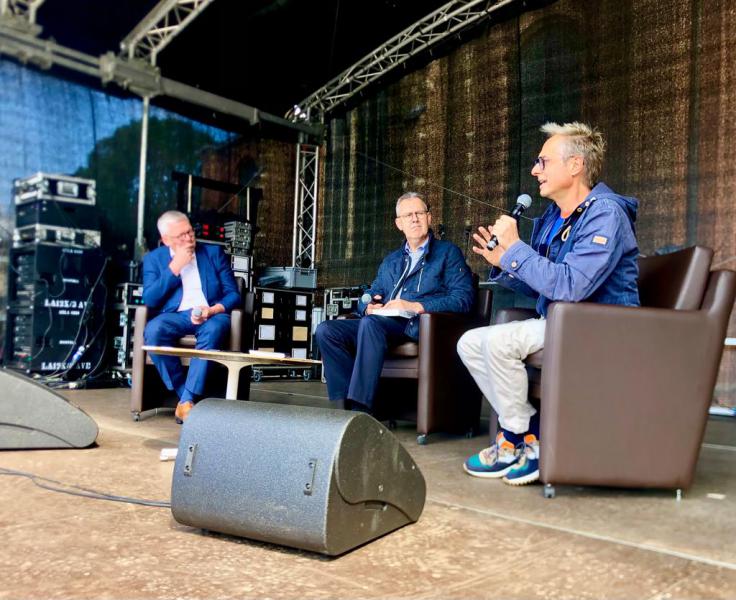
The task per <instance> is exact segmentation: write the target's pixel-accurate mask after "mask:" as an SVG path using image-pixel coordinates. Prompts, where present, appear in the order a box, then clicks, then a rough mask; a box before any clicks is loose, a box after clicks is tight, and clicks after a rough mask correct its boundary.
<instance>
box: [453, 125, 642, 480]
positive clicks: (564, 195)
mask: <svg viewBox="0 0 736 600" xmlns="http://www.w3.org/2000/svg"><path fill="white" fill-rule="evenodd" d="M541 130H542V132H544V133H545V134H547V136H548V139H547V141H546V142H545V144H544V146H543V147H542V150H541V152H540V154H539V156H538V157H537V159H536V160H535V161H534V166H533V168H532V175H533V176H535V177H536V178H537V181H538V182H539V194H540V195H541V196H543V197H545V198H549V199H550V200H552V201H553V202H554V203H553V204H552V205H550V206H549V207H548V208H547V210H546V211H545V213H544V214H543V215H542V217H541V218H539V219H535V220H534V227H533V230H532V239H531V243H530V244H525V243H524V242H522V241H521V240H520V239H519V234H518V229H517V225H516V221H515V220H514V219H513V218H511V217H509V216H502V217H501V218H500V219H498V220H497V221H496V223H495V224H494V225H493V227H488V228H485V227H480V228H479V234H475V235H474V236H473V237H474V238H475V240H476V242H477V243H478V244H479V246H478V247H474V248H473V251H474V252H476V254H480V255H481V256H483V257H484V258H485V259H486V260H487V261H488V262H489V263H490V264H491V265H493V268H492V269H491V275H490V279H491V280H493V281H497V282H499V283H500V284H502V285H504V286H506V287H509V288H511V289H513V290H516V291H520V292H522V293H525V294H527V295H529V296H532V297H535V298H537V312H538V313H539V315H540V316H539V318H537V319H529V320H526V321H516V322H513V323H505V324H502V325H493V326H490V327H481V328H478V329H473V330H470V331H468V332H467V333H465V334H464V335H463V337H461V338H460V340H459V341H458V344H457V350H458V353H459V354H460V358H461V359H462V360H463V362H464V363H465V366H466V367H467V368H468V370H469V371H470V373H471V375H472V376H473V378H474V379H475V381H476V383H477V384H478V387H479V388H480V389H481V391H482V392H483V394H484V395H485V397H486V398H487V399H488V400H489V402H490V403H491V406H493V408H494V410H495V411H496V413H498V417H499V425H500V428H499V429H500V431H499V433H498V435H497V437H496V440H495V441H494V443H493V445H492V446H491V447H490V448H486V449H485V450H481V451H480V452H479V453H478V454H475V455H473V456H471V457H470V458H469V459H468V460H467V461H465V464H464V465H463V466H464V468H465V471H466V472H467V473H469V474H470V475H473V476H476V477H486V478H501V477H502V478H503V481H504V482H506V483H509V484H511V485H524V484H527V483H531V482H532V481H536V480H537V479H539V414H538V413H537V411H536V409H535V408H534V407H533V406H532V405H531V404H530V403H529V400H528V399H527V392H528V386H529V382H528V379H527V373H526V370H525V368H524V363H523V360H524V359H525V358H526V357H527V356H529V355H530V354H532V353H534V352H536V351H538V350H540V349H541V348H542V347H543V346H544V331H545V317H546V315H547V310H548V308H549V304H550V303H551V302H599V303H602V304H622V305H625V306H638V305H639V293H638V290H637V284H636V281H637V278H638V274H639V271H638V266H637V256H638V255H639V249H638V246H637V243H636V234H635V229H634V221H635V220H636V209H637V201H636V200H635V199H633V198H626V197H624V196H620V195H618V194H616V193H615V192H613V191H612V190H611V189H610V188H608V186H606V184H604V183H600V182H598V176H599V174H600V171H601V166H602V163H603V154H604V151H605V143H604V141H603V136H602V135H601V134H600V132H598V131H597V130H595V129H592V128H590V127H589V126H587V125H585V124H582V123H566V124H564V125H558V124H556V123H547V124H546V125H544V126H543V127H542V128H541ZM493 235H495V236H496V238H497V239H498V242H499V243H498V246H497V247H496V248H495V249H494V250H493V251H490V250H488V249H487V248H486V244H487V242H488V241H489V240H490V239H491V236H493Z"/></svg>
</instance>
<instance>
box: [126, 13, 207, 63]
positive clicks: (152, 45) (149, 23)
mask: <svg viewBox="0 0 736 600" xmlns="http://www.w3.org/2000/svg"><path fill="white" fill-rule="evenodd" d="M212 2H214V0H161V2H159V3H158V4H157V5H156V6H155V7H154V8H153V10H151V12H149V13H148V14H147V15H146V16H145V17H144V18H143V20H142V21H141V22H140V23H138V25H136V26H135V28H134V29H133V31H131V32H130V33H129V34H128V35H127V36H125V38H124V39H123V41H122V42H120V49H121V56H123V55H124V56H127V58H128V59H130V60H133V59H141V60H148V61H150V63H151V64H156V56H157V55H158V53H159V52H161V50H163V49H164V48H165V47H166V46H167V44H168V43H169V42H170V41H171V40H172V39H173V38H174V37H175V36H176V35H177V34H178V33H180V32H181V31H182V30H183V29H184V28H185V27H186V26H187V25H189V23H191V22H192V21H193V20H194V19H195V18H196V17H197V16H198V15H199V14H200V13H201V12H202V11H203V10H204V9H205V8H207V7H208V6H209V5H210V4H212Z"/></svg>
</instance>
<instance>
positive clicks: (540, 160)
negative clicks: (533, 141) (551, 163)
mask: <svg viewBox="0 0 736 600" xmlns="http://www.w3.org/2000/svg"><path fill="white" fill-rule="evenodd" d="M548 160H549V159H548V158H545V157H544V156H537V158H535V159H534V162H533V163H532V171H533V170H534V169H536V168H537V167H539V170H540V171H544V167H546V166H547V161H548Z"/></svg>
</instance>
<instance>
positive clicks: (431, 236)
mask: <svg viewBox="0 0 736 600" xmlns="http://www.w3.org/2000/svg"><path fill="white" fill-rule="evenodd" d="M433 244H434V232H433V231H432V230H431V229H430V230H429V234H428V236H427V241H426V242H424V258H426V257H428V256H429V253H430V252H431V251H432V246H433ZM420 247H421V246H420ZM401 252H402V253H403V254H405V255H407V256H408V255H409V250H408V242H407V241H406V240H404V243H403V244H401Z"/></svg>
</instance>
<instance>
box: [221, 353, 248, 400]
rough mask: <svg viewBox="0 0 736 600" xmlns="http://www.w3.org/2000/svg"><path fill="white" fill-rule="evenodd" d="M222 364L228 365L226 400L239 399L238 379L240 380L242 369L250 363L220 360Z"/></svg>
mask: <svg viewBox="0 0 736 600" xmlns="http://www.w3.org/2000/svg"><path fill="white" fill-rule="evenodd" d="M217 362H219V363H220V364H221V365H225V366H226V367H227V389H226V391H225V399H226V400H237V399H238V381H239V380H240V369H242V368H243V367H247V366H248V365H247V364H245V363H243V362H241V361H231V360H218V361H217Z"/></svg>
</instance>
